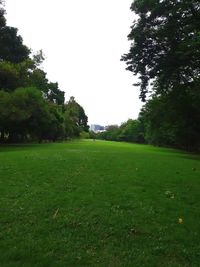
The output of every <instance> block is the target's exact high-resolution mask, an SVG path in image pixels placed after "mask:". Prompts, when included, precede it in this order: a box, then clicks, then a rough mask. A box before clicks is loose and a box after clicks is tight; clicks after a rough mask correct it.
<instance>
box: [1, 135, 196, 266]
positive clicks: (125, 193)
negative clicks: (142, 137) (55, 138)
mask: <svg viewBox="0 0 200 267" xmlns="http://www.w3.org/2000/svg"><path fill="white" fill-rule="evenodd" d="M0 162H1V164H0V181H1V186H0V196H1V198H0V206H1V216H0V226H1V227H0V236H1V238H0V263H1V266H2V267H22V266H24V267H35V266H37V267H44V266H51V267H54V266H56V267H57V266H58V267H66V266H70V267H75V266H76V267H83V266H84V267H86V266H87V267H107V266H113V267H154V266H159V265H161V266H162V267H198V266H199V236H200V227H199V221H200V213H199V207H200V194H199V186H200V180H199V177H200V169H199V157H198V156H194V155H191V154H186V153H183V152H180V151H177V150H173V149H163V148H162V149H161V148H155V147H152V146H147V145H135V144H127V143H116V142H103V141H98V140H97V141H95V142H93V141H89V140H86V141H78V142H77V141H73V142H68V143H60V144H59V143H54V144H52V143H51V144H44V145H17V146H10V145H9V146H0ZM179 218H181V219H182V223H179Z"/></svg>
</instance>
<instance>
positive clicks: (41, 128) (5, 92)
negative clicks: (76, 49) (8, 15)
mask: <svg viewBox="0 0 200 267" xmlns="http://www.w3.org/2000/svg"><path fill="white" fill-rule="evenodd" d="M2 4H3V3H2V1H1V0H0V141H1V142H16V141H27V140H39V141H41V140H43V139H45V140H52V141H55V140H58V139H65V138H68V137H73V136H79V134H80V133H81V131H88V126H87V116H86V115H85V112H84V109H83V108H82V107H81V106H80V105H79V104H78V103H77V102H76V101H75V100H74V98H71V99H70V101H69V102H68V103H66V104H65V105H64V102H65V97H64V91H61V90H60V89H59V85H58V83H57V82H50V81H49V80H48V79H47V74H46V73H45V72H44V71H43V70H42V69H41V68H40V64H41V63H42V61H43V60H44V56H43V53H42V51H39V52H38V53H36V54H34V55H31V54H30V49H28V48H27V47H26V46H25V45H24V44H23V39H22V37H21V36H20V35H18V34H17V29H16V28H13V27H8V26H6V20H5V16H4V14H5V11H4V9H3V5H2ZM72 100H73V101H72ZM72 102H73V103H72ZM72 107H73V108H72ZM69 129H71V130H69Z"/></svg>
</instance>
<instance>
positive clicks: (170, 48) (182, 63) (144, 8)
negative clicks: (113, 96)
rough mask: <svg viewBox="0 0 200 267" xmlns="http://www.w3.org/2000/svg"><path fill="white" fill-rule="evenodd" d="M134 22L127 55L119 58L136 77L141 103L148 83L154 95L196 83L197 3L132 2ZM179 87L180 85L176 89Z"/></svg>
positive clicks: (199, 58) (199, 73) (199, 59)
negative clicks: (138, 79)
mask: <svg viewBox="0 0 200 267" xmlns="http://www.w3.org/2000/svg"><path fill="white" fill-rule="evenodd" d="M131 10H132V11H133V12H135V13H136V14H137V16H138V19H137V20H136V21H135V22H134V24H133V25H132V29H131V32H130V34H129V36H128V38H129V40H130V41H132V44H131V48H130V51H129V53H127V54H125V55H124V56H123V57H122V60H124V61H126V63H127V65H128V66H127V69H128V70H130V71H131V72H133V73H134V74H137V75H139V78H140V81H141V82H140V83H139V85H140V89H141V94H140V98H141V99H142V100H143V101H144V100H145V98H146V94H147V92H148V91H149V88H148V86H149V83H150V82H151V81H152V82H153V83H152V85H154V90H155V91H156V93H158V94H159V93H163V92H168V91H171V90H172V89H173V88H174V87H177V86H179V85H181V88H183V87H184V86H187V87H188V86H190V87H191V88H192V87H196V85H197V84H199V81H200V49H199V47H200V2H199V0H151V1H149V0H135V1H133V3H132V5H131ZM179 87H180V86H179Z"/></svg>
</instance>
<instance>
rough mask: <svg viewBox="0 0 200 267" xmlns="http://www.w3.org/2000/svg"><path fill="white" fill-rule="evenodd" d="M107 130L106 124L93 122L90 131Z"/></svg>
mask: <svg viewBox="0 0 200 267" xmlns="http://www.w3.org/2000/svg"><path fill="white" fill-rule="evenodd" d="M104 130H105V127H104V126H101V125H98V124H92V125H91V126H90V131H93V132H95V133H98V132H102V131H104Z"/></svg>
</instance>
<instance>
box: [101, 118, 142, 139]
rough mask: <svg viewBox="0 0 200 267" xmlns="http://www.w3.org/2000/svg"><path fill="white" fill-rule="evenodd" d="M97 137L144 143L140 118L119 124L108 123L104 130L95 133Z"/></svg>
mask: <svg viewBox="0 0 200 267" xmlns="http://www.w3.org/2000/svg"><path fill="white" fill-rule="evenodd" d="M96 138H98V139H104V140H110V141H125V142H133V143H144V142H145V140H144V127H143V124H142V123H141V121H140V120H131V119H129V120H128V121H127V122H124V123H122V124H121V126H120V127H119V126H117V125H110V126H107V127H106V131H104V132H101V133H98V134H97V135H96Z"/></svg>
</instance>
